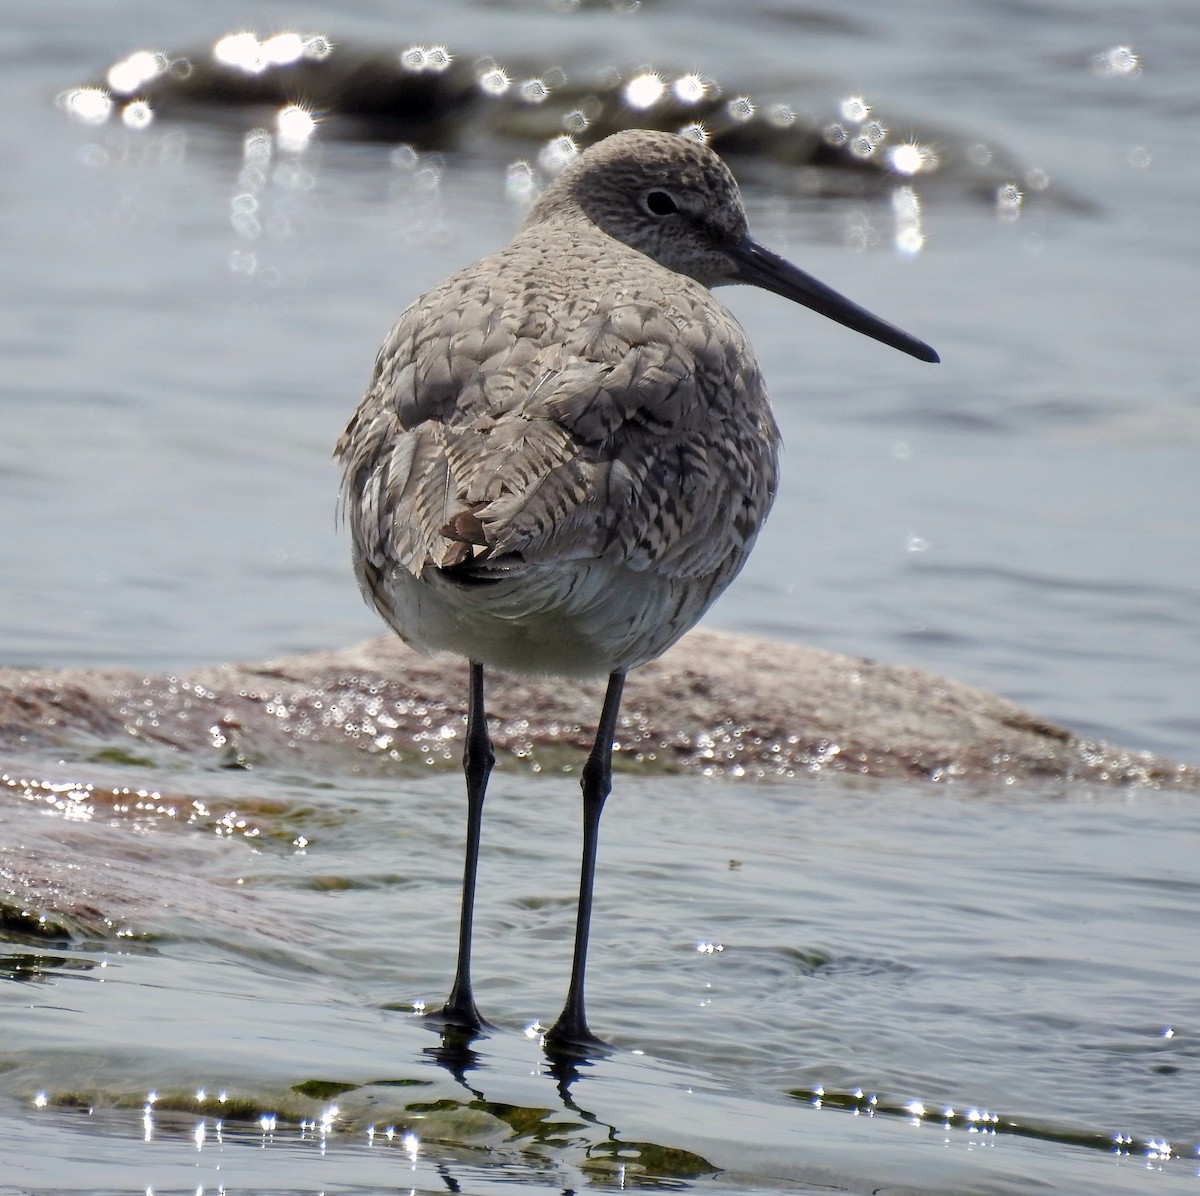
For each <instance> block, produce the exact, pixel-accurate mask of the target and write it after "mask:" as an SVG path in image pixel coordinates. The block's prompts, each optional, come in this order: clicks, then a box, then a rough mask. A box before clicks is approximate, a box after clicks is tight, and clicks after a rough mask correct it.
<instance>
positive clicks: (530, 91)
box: [517, 79, 550, 104]
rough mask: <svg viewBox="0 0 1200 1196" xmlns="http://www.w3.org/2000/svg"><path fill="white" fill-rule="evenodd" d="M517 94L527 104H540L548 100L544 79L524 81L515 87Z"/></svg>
mask: <svg viewBox="0 0 1200 1196" xmlns="http://www.w3.org/2000/svg"><path fill="white" fill-rule="evenodd" d="M517 94H518V95H519V96H520V97H521V99H523V100H524V101H525V103H527V104H541V103H543V102H544V101H546V100H548V99H549V98H550V88H549V87H548V86H547V84H546V81H545V79H526V80H525V82H524V83H522V84H520V85H519V86H518V87H517Z"/></svg>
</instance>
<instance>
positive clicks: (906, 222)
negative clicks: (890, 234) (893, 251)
mask: <svg viewBox="0 0 1200 1196" xmlns="http://www.w3.org/2000/svg"><path fill="white" fill-rule="evenodd" d="M892 213H893V214H894V215H895V217H896V236H895V245H896V248H897V249H898V250H899V251H900V252H901V253H903V254H905V255H906V256H907V257H912V256H913V255H914V254H916V253H919V252H920V251H921V248H922V247H923V246H924V244H925V233H924V231H923V230H922V228H921V197H920V196H919V195H918V194H917V193H916V192H915V191H914V190H913V189H912V188H911V187H907V186H906V187H897V188H895V190H893V191H892Z"/></svg>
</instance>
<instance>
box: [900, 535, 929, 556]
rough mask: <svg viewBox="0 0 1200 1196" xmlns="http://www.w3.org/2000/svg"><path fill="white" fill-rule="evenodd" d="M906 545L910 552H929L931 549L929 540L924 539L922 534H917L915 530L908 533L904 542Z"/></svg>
mask: <svg viewBox="0 0 1200 1196" xmlns="http://www.w3.org/2000/svg"><path fill="white" fill-rule="evenodd" d="M904 546H905V548H907V549H908V551H909V552H928V551H929V541H928V540H926V539H924V538H923V537H921V536H918V535H917V534H916V532H913V531H910V532H909V533H908V537H907V539H906V540H905V542H904Z"/></svg>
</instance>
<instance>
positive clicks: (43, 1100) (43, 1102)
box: [33, 1092, 50, 1109]
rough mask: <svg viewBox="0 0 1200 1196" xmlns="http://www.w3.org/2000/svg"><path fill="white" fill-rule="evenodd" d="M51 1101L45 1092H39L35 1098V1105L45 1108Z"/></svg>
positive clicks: (36, 1107) (38, 1107)
mask: <svg viewBox="0 0 1200 1196" xmlns="http://www.w3.org/2000/svg"><path fill="white" fill-rule="evenodd" d="M49 1103H50V1098H49V1097H48V1096H47V1095H46V1094H45V1093H44V1092H39V1093H38V1094H37V1095H36V1096H35V1097H34V1098H33V1107H34V1108H35V1109H44V1108H45V1107H46V1106H47V1105H48V1104H49Z"/></svg>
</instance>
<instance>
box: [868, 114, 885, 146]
mask: <svg viewBox="0 0 1200 1196" xmlns="http://www.w3.org/2000/svg"><path fill="white" fill-rule="evenodd" d="M887 134H888V131H887V129H885V128H884V127H883V122H882V121H878V120H869V121H867V123H866V124H865V125H863V127H862V135H863V136H864V137H865V138H866V139H867V140H868V141H869V142H870V143H871V144H872V145H879V143H880V142H882V141H884V140H886V138H887Z"/></svg>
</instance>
